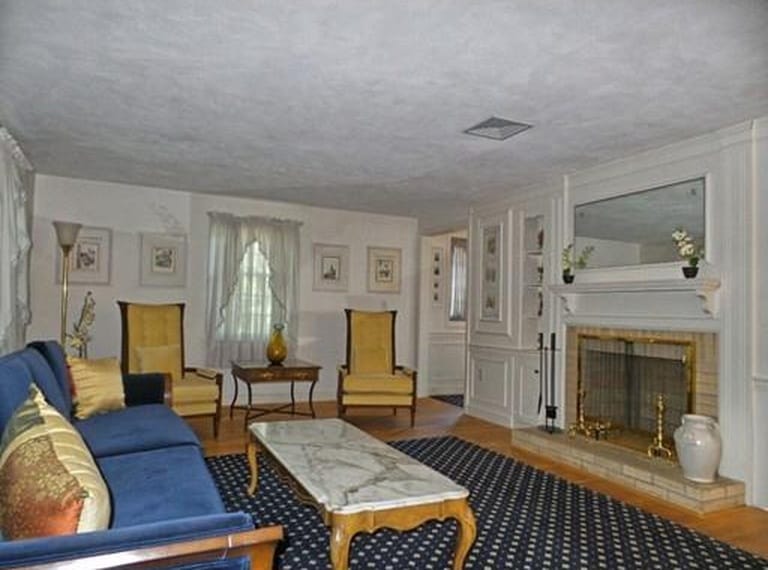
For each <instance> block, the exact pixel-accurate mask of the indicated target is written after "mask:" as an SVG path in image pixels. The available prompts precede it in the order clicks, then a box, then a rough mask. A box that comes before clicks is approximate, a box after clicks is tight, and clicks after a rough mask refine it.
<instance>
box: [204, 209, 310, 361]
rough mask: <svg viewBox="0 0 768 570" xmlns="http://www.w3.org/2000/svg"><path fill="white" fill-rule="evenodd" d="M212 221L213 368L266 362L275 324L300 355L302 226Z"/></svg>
mask: <svg viewBox="0 0 768 570" xmlns="http://www.w3.org/2000/svg"><path fill="white" fill-rule="evenodd" d="M208 219H209V224H210V229H209V235H208V239H209V245H208V295H207V307H206V315H207V319H206V333H207V345H208V354H207V362H208V365H210V366H218V367H228V366H229V365H230V362H231V361H232V360H240V361H246V360H262V359H264V356H265V352H266V345H267V342H268V341H269V335H270V333H271V331H272V325H273V324H276V323H283V324H284V325H285V331H284V334H285V336H286V340H287V342H288V348H289V351H292V350H295V347H296V341H297V338H298V329H299V323H298V279H299V227H300V226H301V224H300V223H299V222H294V221H289V220H275V219H270V218H262V217H255V216H250V217H238V216H234V215H232V214H223V213H218V212H210V213H209V214H208Z"/></svg>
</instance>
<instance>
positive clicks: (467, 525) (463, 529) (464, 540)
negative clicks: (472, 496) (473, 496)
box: [453, 499, 477, 570]
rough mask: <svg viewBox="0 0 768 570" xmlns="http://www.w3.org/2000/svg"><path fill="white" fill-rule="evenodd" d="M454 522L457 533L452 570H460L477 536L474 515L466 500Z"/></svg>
mask: <svg viewBox="0 0 768 570" xmlns="http://www.w3.org/2000/svg"><path fill="white" fill-rule="evenodd" d="M456 522H458V523H459V533H458V536H457V537H456V550H455V554H454V557H453V570H462V568H464V562H465V560H466V558H467V554H469V549H470V548H472V544H474V542H475V537H476V536H477V525H476V524H475V515H474V514H473V513H472V509H471V508H470V507H469V503H468V502H467V500H466V499H465V500H464V503H463V505H461V506H460V507H459V511H458V512H457V513H456Z"/></svg>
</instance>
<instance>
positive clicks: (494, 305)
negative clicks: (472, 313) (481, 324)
mask: <svg viewBox="0 0 768 570" xmlns="http://www.w3.org/2000/svg"><path fill="white" fill-rule="evenodd" d="M500 239H501V224H494V225H489V226H486V227H484V228H483V237H482V247H483V250H482V261H481V267H482V271H483V274H482V275H483V277H482V283H481V287H480V291H481V299H482V306H481V312H480V315H481V317H480V318H481V319H483V320H491V321H499V320H501V308H500V307H499V300H500V297H501V280H500V279H499V277H500V276H499V269H500V268H501V261H500V260H501V255H500V253H499V249H500V243H499V242H500Z"/></svg>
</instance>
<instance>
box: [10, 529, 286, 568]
mask: <svg viewBox="0 0 768 570" xmlns="http://www.w3.org/2000/svg"><path fill="white" fill-rule="evenodd" d="M282 538H283V527H282V526H279V525H277V526H268V527H263V528H257V529H253V530H246V531H242V532H236V533H232V534H227V535H224V536H214V537H211V538H202V539H197V540H187V541H183V542H174V543H169V544H164V545H161V546H148V547H145V548H136V549H133V550H125V551H122V552H111V553H109V554H99V555H96V556H86V557H83V558H75V559H72V560H64V561H59V562H50V563H48V564H39V565H34V566H23V567H17V568H27V569H30V570H32V569H35V570H82V569H83V568H88V569H89V570H99V569H103V568H164V567H168V566H178V565H181V564H191V563H200V562H205V561H215V560H218V559H221V558H237V557H240V556H248V557H249V558H250V560H251V569H252V570H272V568H273V564H274V556H275V549H276V548H277V544H278V543H279V542H280V540H282Z"/></svg>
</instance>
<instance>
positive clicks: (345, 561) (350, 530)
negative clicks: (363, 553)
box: [331, 515, 363, 570]
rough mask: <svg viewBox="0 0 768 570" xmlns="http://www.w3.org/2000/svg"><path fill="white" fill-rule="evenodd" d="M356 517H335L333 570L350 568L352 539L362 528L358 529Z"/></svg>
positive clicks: (333, 528)
mask: <svg viewBox="0 0 768 570" xmlns="http://www.w3.org/2000/svg"><path fill="white" fill-rule="evenodd" d="M355 522H356V518H355V516H354V515H351V516H341V515H335V516H334V517H333V523H332V526H331V567H332V568H333V570H347V568H349V546H350V544H351V542H352V537H353V536H355V534H357V532H359V531H360V530H363V529H362V528H355V527H356V524H355Z"/></svg>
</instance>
